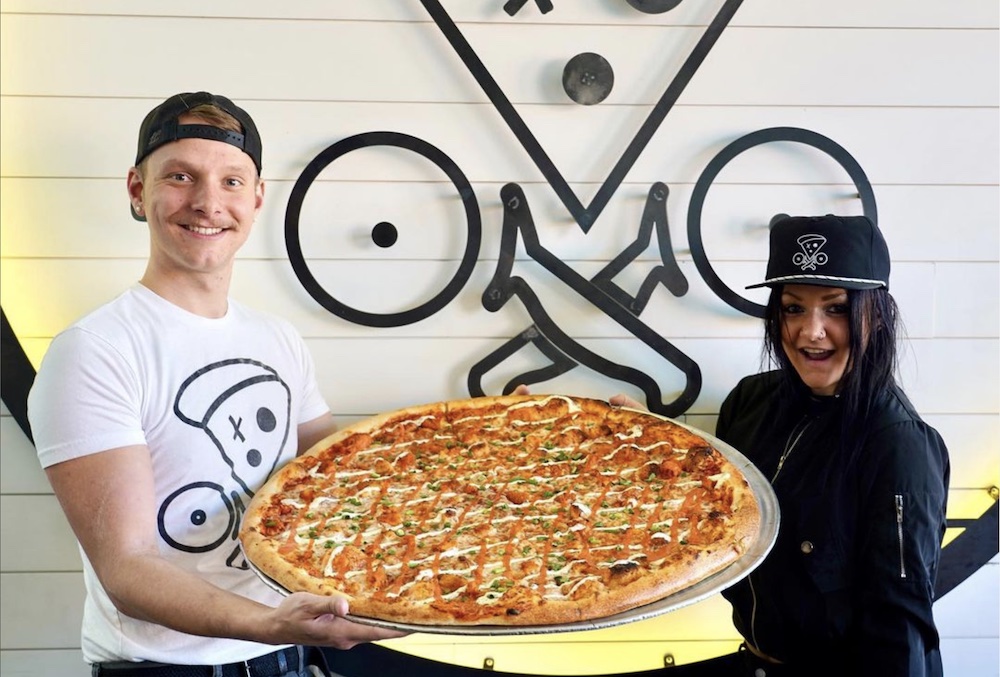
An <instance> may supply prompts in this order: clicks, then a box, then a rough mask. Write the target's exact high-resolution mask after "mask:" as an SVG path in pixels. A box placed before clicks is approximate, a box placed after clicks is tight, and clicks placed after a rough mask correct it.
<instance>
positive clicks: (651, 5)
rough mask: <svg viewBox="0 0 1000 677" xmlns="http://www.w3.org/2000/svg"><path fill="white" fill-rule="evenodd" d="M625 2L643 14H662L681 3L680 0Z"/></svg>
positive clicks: (636, 0) (629, 0)
mask: <svg viewBox="0 0 1000 677" xmlns="http://www.w3.org/2000/svg"><path fill="white" fill-rule="evenodd" d="M626 2H628V4H629V5H631V6H632V8H633V9H637V10H639V11H640V12H642V13H643V14H663V13H664V12H667V11H669V10H671V9H673V8H674V7H676V6H677V5H679V4H681V0H626Z"/></svg>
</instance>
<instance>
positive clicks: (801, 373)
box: [716, 215, 949, 677]
mask: <svg viewBox="0 0 1000 677" xmlns="http://www.w3.org/2000/svg"><path fill="white" fill-rule="evenodd" d="M761 286H767V287H770V288H771V295H770V299H769V300H768V303H767V309H766V313H765V317H764V326H765V336H764V349H765V352H766V354H767V355H768V357H769V358H770V360H771V361H772V363H773V364H775V365H777V367H778V368H777V370H775V371H769V372H766V373H762V374H757V375H753V376H748V377H746V378H744V379H743V380H742V381H741V382H740V383H739V385H737V386H736V388H735V389H734V390H733V391H732V392H731V393H730V394H729V396H728V397H727V398H726V400H725V402H724V403H723V405H722V409H721V411H720V414H719V421H718V426H717V429H716V434H717V436H718V437H719V438H720V439H722V440H724V441H725V442H727V443H729V444H731V445H733V446H734V447H735V448H736V449H738V450H740V451H741V452H742V453H743V454H744V455H746V456H747V457H748V458H749V459H750V460H751V461H752V462H753V463H754V464H755V465H756V466H757V467H758V468H759V469H760V470H761V472H762V473H763V474H764V475H765V477H766V478H767V479H768V480H769V481H770V482H771V485H772V486H773V488H774V492H775V494H776V495H777V498H778V503H779V506H780V509H781V525H780V528H779V533H778V537H777V540H776V542H775V544H774V548H773V549H772V551H771V552H770V553H769V555H768V556H767V558H766V560H765V561H764V562H763V563H762V564H761V565H760V566H759V567H758V568H757V569H756V570H755V571H754V572H753V573H751V574H750V575H749V577H747V578H746V579H744V580H743V581H741V582H740V583H739V584H737V585H735V586H733V587H732V588H730V589H728V590H726V591H725V592H723V596H724V597H726V599H728V600H729V601H730V602H731V603H732V605H733V621H734V623H735V625H736V627H737V629H738V630H739V632H740V633H741V634H742V635H743V637H744V638H745V641H744V645H743V647H742V649H741V656H740V660H739V661H735V662H738V663H739V664H740V665H741V669H743V670H745V674H751V675H752V674H757V675H758V677H759V676H760V675H767V676H768V677H773V676H774V675H782V674H792V675H816V674H838V675H879V677H887V676H889V675H908V676H910V675H940V674H941V672H942V668H941V656H940V653H939V645H938V633H937V630H936V628H935V625H934V619H933V616H932V613H931V604H932V602H933V599H934V580H935V575H936V572H937V566H938V561H939V558H940V546H941V539H942V536H943V534H944V529H945V502H946V498H947V487H948V475H949V461H948V451H947V449H946V448H945V445H944V442H943V441H942V439H941V437H940V436H939V435H938V433H937V432H936V431H935V430H934V429H933V428H931V427H930V426H929V425H927V424H926V423H924V422H923V421H922V420H921V419H920V417H919V416H918V415H917V413H916V411H914V409H913V406H912V405H911V404H910V402H909V400H907V398H906V396H905V395H904V394H903V391H902V390H901V389H900V388H899V386H898V385H897V384H896V382H895V380H894V376H893V374H894V371H895V367H896V334H897V309H896V305H895V302H894V301H893V299H892V296H890V295H889V251H888V248H887V246H886V244H885V241H884V239H883V238H882V234H881V233H880V232H879V230H878V228H877V227H876V226H875V225H874V224H873V223H872V222H871V221H870V220H869V219H867V218H866V217H863V216H852V217H838V216H829V215H828V216H821V217H790V218H785V219H783V220H781V221H779V222H777V223H776V224H774V226H773V228H772V230H771V236H770V256H769V260H768V265H767V276H766V280H765V281H764V282H762V283H760V284H757V285H752V287H761ZM748 288H749V287H748Z"/></svg>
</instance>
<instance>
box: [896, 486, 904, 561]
mask: <svg viewBox="0 0 1000 677" xmlns="http://www.w3.org/2000/svg"><path fill="white" fill-rule="evenodd" d="M896 535H897V536H898V537H899V577H900V578H906V561H905V560H904V559H903V495H902V494H896Z"/></svg>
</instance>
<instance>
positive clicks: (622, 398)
mask: <svg viewBox="0 0 1000 677" xmlns="http://www.w3.org/2000/svg"><path fill="white" fill-rule="evenodd" d="M608 404H611V405H614V406H616V407H628V408H629V409H642V410H645V409H646V407H644V406H643V405H642V404H640V403H639V402H637V401H635V400H633V399H632V398H631V397H629V396H628V395H625V394H624V393H618V394H617V395H612V396H611V397H609V398H608Z"/></svg>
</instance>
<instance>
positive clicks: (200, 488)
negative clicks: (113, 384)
mask: <svg viewBox="0 0 1000 677" xmlns="http://www.w3.org/2000/svg"><path fill="white" fill-rule="evenodd" d="M174 414H176V415H177V417H178V418H179V419H181V420H182V421H184V422H185V423H187V424H188V425H191V426H194V427H196V428H200V429H201V430H202V431H203V432H204V433H205V434H206V435H207V436H208V439H209V440H211V443H212V448H214V449H213V451H214V453H217V454H218V458H219V459H220V460H221V461H223V462H224V463H225V464H226V465H227V466H228V467H229V470H230V476H231V477H232V479H233V480H234V481H235V483H236V485H237V486H236V487H230V488H228V489H227V488H226V487H224V486H222V485H221V484H219V483H217V482H214V481H211V480H210V479H208V478H206V479H205V480H203V481H197V482H192V483H189V484H186V485H184V486H182V487H178V488H177V489H176V490H175V491H173V492H172V493H171V494H170V495H169V496H168V497H167V498H166V499H165V500H164V501H163V503H162V504H161V506H160V510H159V514H158V520H157V521H158V526H159V531H160V535H161V536H162V537H163V539H164V540H165V541H166V542H167V543H168V544H169V545H170V546H171V547H173V548H176V549H177V550H181V551H184V552H192V553H194V552H208V551H210V550H214V549H216V548H219V547H222V546H223V545H224V544H225V543H226V542H227V541H232V540H235V539H236V536H237V533H238V532H239V525H240V521H241V519H242V516H243V512H244V510H245V507H246V504H247V502H248V501H249V498H250V497H252V496H253V494H254V491H253V490H252V489H251V488H250V487H251V486H257V485H259V484H260V483H261V482H263V481H264V480H265V479H266V478H267V477H268V476H269V475H270V474H271V473H272V472H273V471H274V469H275V466H276V465H277V463H278V459H279V458H280V457H281V452H282V450H283V449H284V448H285V443H286V442H287V440H288V432H289V429H290V427H291V423H290V417H291V394H290V391H289V389H288V386H287V385H286V384H285V382H284V381H283V380H282V379H281V377H280V376H278V373H277V371H275V370H274V369H273V368H271V367H269V366H267V365H265V364H262V363H261V362H257V361H255V360H251V359H247V358H236V359H230V360H223V361H221V362H215V363H213V364H209V365H207V366H205V367H202V368H201V369H199V370H197V371H196V372H195V373H193V374H192V375H191V376H189V377H188V378H187V379H185V380H184V382H183V383H182V384H181V387H180V389H179V390H178V392H177V397H176V399H175V400H174ZM206 449H209V447H208V446H207V445H206ZM206 467H211V465H210V464H209V465H207V466H206ZM213 479H220V478H219V477H218V476H214V477H213ZM244 497H245V498H244ZM226 564H227V565H228V566H231V567H235V568H239V569H246V568H248V567H247V564H246V562H245V560H244V559H243V556H242V553H241V551H240V549H239V546H236V547H234V548H233V551H232V552H231V553H230V554H229V556H228V558H227V559H226Z"/></svg>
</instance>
